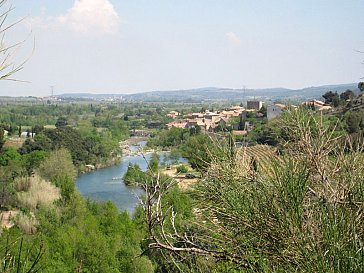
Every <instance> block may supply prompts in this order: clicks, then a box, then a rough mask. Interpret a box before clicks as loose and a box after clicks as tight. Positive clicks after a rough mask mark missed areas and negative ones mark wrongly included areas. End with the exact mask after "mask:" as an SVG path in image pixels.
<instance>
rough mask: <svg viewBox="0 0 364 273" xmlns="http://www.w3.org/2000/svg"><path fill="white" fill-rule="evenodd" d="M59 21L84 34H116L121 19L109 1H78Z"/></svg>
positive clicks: (58, 18) (59, 17)
mask: <svg viewBox="0 0 364 273" xmlns="http://www.w3.org/2000/svg"><path fill="white" fill-rule="evenodd" d="M57 21H58V22H59V23H61V24H64V25H67V26H68V27H69V28H70V29H71V30H73V31H75V32H78V33H83V34H103V33H115V32H117V30H118V27H119V23H120V17H119V15H118V13H117V12H116V11H115V9H114V7H113V5H112V4H111V2H110V1H108V0H76V1H75V3H74V5H73V7H72V8H70V9H69V10H68V11H67V13H66V14H65V15H61V16H58V17H57Z"/></svg>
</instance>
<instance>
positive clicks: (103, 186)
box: [76, 143, 186, 214]
mask: <svg viewBox="0 0 364 273" xmlns="http://www.w3.org/2000/svg"><path fill="white" fill-rule="evenodd" d="M142 144H144V143H142ZM137 149H138V147H137V146H135V147H131V150H133V151H135V150H137ZM158 154H159V157H160V162H164V163H167V164H170V163H172V162H173V161H176V160H177V161H179V162H185V161H186V160H185V159H183V158H179V159H176V158H173V159H172V158H169V153H168V152H159V153H158ZM144 156H145V158H144V157H143V156H142V155H140V154H137V155H132V156H125V157H123V159H122V161H121V162H120V163H119V164H118V165H115V166H112V167H108V168H104V169H100V170H96V171H93V172H90V173H85V174H82V175H80V176H79V177H78V178H77V181H76V185H77V188H78V190H79V191H80V193H81V194H82V195H83V196H84V197H88V198H90V199H91V200H102V201H106V200H110V201H112V202H113V203H114V204H115V205H116V206H117V207H118V208H119V209H120V210H126V211H128V212H129V214H133V212H134V210H135V208H136V206H137V205H138V204H140V202H139V198H138V197H140V196H142V195H143V190H142V189H141V188H139V187H132V186H126V185H125V183H124V181H123V179H122V177H123V176H124V174H125V172H126V171H127V169H128V165H129V163H133V164H135V163H137V164H138V165H139V166H140V168H141V169H142V170H143V171H145V170H146V169H147V166H148V163H147V162H149V160H150V158H151V156H152V154H150V153H149V154H146V155H144Z"/></svg>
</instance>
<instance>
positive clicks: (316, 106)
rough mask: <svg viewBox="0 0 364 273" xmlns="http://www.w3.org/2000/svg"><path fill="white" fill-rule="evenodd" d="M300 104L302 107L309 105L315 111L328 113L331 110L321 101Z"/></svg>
mask: <svg viewBox="0 0 364 273" xmlns="http://www.w3.org/2000/svg"><path fill="white" fill-rule="evenodd" d="M302 104H303V105H309V106H311V107H312V108H314V109H315V110H316V111H329V110H331V109H332V107H331V106H329V105H325V103H324V102H323V101H320V100H310V101H305V102H303V103H302Z"/></svg>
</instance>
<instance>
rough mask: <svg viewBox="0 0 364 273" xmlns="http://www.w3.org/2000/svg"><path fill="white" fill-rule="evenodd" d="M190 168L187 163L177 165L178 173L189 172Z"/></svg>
mask: <svg viewBox="0 0 364 273" xmlns="http://www.w3.org/2000/svg"><path fill="white" fill-rule="evenodd" d="M187 172H188V169H187V167H186V166H185V165H180V166H177V173H187Z"/></svg>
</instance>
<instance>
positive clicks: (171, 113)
mask: <svg viewBox="0 0 364 273" xmlns="http://www.w3.org/2000/svg"><path fill="white" fill-rule="evenodd" d="M167 116H168V117H171V118H173V119H176V118H177V117H178V116H179V113H178V112H177V111H171V112H169V113H168V114H167Z"/></svg>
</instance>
